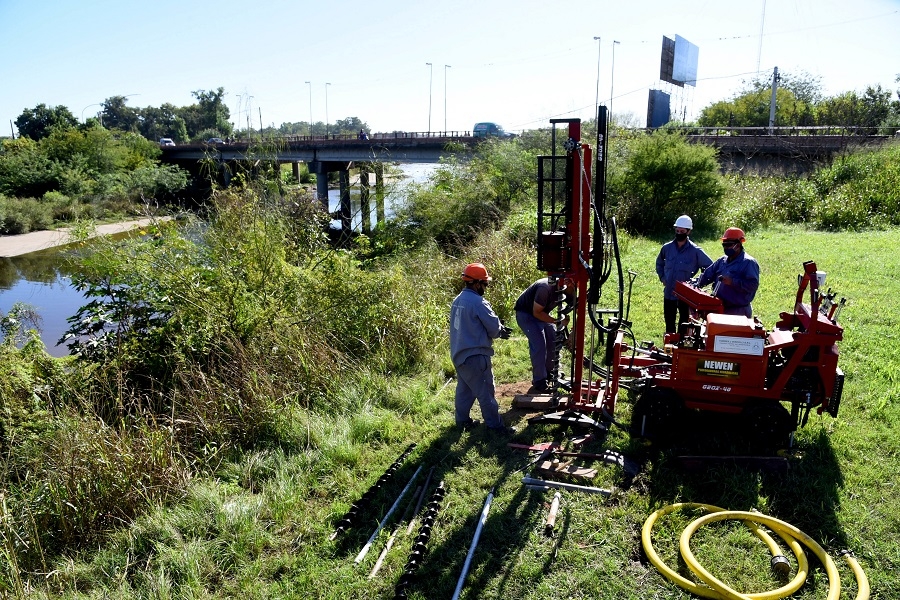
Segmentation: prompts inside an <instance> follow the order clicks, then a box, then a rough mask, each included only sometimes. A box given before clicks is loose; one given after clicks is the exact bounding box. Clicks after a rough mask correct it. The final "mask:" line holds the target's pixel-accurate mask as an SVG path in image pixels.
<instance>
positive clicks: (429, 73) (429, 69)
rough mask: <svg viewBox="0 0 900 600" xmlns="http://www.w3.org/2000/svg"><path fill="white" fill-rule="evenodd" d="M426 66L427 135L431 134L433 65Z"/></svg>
mask: <svg viewBox="0 0 900 600" xmlns="http://www.w3.org/2000/svg"><path fill="white" fill-rule="evenodd" d="M425 64H426V65H428V133H429V134H431V82H432V79H433V77H432V75H434V65H432V64H431V63H425Z"/></svg>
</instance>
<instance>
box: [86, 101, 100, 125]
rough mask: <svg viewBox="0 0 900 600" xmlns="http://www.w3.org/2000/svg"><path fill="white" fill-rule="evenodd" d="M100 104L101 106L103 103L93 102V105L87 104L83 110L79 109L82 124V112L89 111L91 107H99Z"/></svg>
mask: <svg viewBox="0 0 900 600" xmlns="http://www.w3.org/2000/svg"><path fill="white" fill-rule="evenodd" d="M101 104H103V103H102V102H95V103H94V104H88V105H87V106H85V107H84V108H82V109H81V122H82V123H84V111H86V110H87V109H89V108H90V107H92V106H100V105H101Z"/></svg>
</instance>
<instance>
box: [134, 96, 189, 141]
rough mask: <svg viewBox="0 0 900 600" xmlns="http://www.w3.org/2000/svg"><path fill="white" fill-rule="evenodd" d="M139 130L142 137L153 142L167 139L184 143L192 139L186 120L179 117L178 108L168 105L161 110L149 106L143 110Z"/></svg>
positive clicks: (160, 108)
mask: <svg viewBox="0 0 900 600" xmlns="http://www.w3.org/2000/svg"><path fill="white" fill-rule="evenodd" d="M139 129H140V132H141V135H143V136H144V137H145V138H147V139H148V140H153V141H158V140H159V138H164V137H167V138H172V139H173V140H175V141H176V142H180V143H183V142H187V141H188V140H189V139H190V137H189V136H188V133H187V126H186V125H185V122H184V119H183V118H181V117H180V116H178V108H176V107H175V105H173V104H168V103H166V104H163V105H162V106H160V107H159V108H157V107H154V106H148V107H147V108H145V109H143V110H141V111H140V126H139Z"/></svg>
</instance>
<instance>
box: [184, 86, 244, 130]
mask: <svg viewBox="0 0 900 600" xmlns="http://www.w3.org/2000/svg"><path fill="white" fill-rule="evenodd" d="M191 95H193V96H194V98H196V99H197V103H196V104H192V105H190V106H185V107H182V108H180V109H178V116H180V117H181V118H182V119H183V120H184V123H185V128H186V129H187V133H188V136H189V137H191V138H194V137H196V136H197V135H198V134H199V133H200V132H202V131H204V130H209V129H212V130H215V131H216V132H218V133H219V135H220V136H223V137H224V136H229V135H231V133H232V125H231V123H230V122H229V119H230V118H231V113H230V112H229V111H228V107H227V106H225V103H224V102H223V98H224V97H225V88H222V87H220V88H218V89H217V90H216V91H215V92H208V91H206V90H197V91H194V92H191Z"/></svg>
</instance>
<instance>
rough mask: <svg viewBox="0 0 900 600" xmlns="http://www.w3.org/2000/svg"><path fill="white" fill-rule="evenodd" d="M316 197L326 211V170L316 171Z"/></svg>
mask: <svg viewBox="0 0 900 600" xmlns="http://www.w3.org/2000/svg"><path fill="white" fill-rule="evenodd" d="M316 198H318V199H319V202H321V203H322V208H323V209H324V210H325V212H328V172H327V171H324V170H323V171H322V172H321V173H316Z"/></svg>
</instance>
